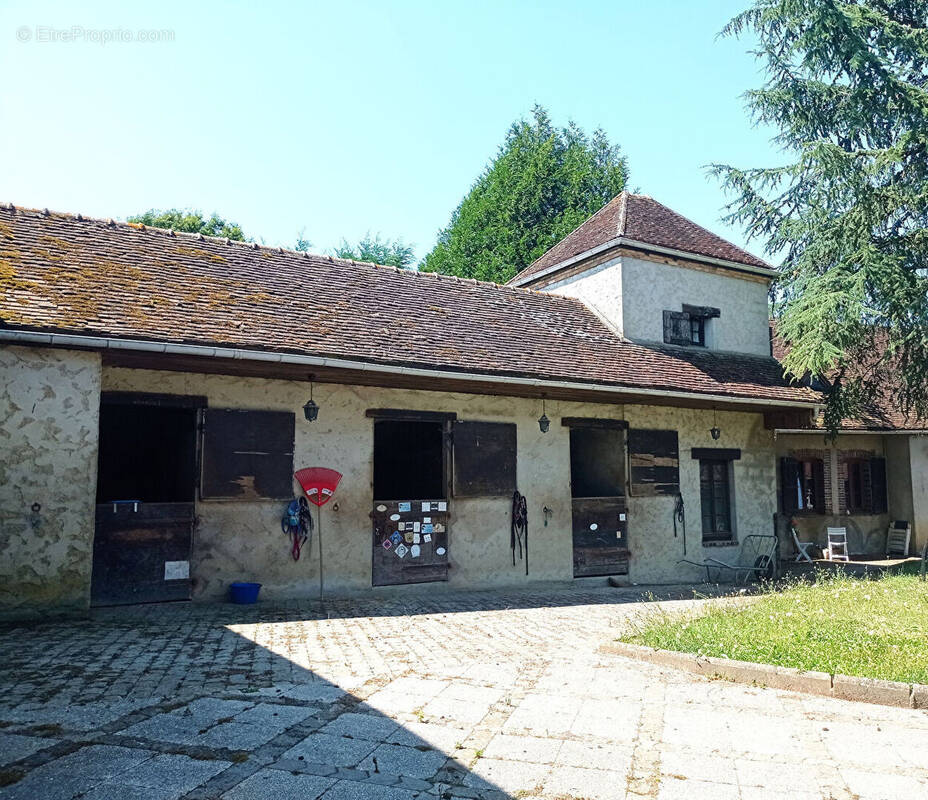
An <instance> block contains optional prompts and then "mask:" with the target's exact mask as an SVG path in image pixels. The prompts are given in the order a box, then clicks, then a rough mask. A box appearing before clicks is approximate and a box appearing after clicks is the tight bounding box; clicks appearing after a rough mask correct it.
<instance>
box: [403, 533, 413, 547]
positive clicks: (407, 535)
mask: <svg viewBox="0 0 928 800" xmlns="http://www.w3.org/2000/svg"><path fill="white" fill-rule="evenodd" d="M413 536H415V534H414V533H412V532H411V531H406V533H404V534H403V539H404V540H405V541H406V544H412V542H413V538H412V537H413Z"/></svg>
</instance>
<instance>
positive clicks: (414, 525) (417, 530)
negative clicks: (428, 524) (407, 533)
mask: <svg viewBox="0 0 928 800" xmlns="http://www.w3.org/2000/svg"><path fill="white" fill-rule="evenodd" d="M419 527H420V526H419V523H418V522H414V523H413V524H412V529H413V530H414V531H415V532H416V533H418V532H419Z"/></svg>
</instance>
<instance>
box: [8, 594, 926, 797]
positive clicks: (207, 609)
mask: <svg viewBox="0 0 928 800" xmlns="http://www.w3.org/2000/svg"><path fill="white" fill-rule="evenodd" d="M683 595H685V592H681V595H680V596H683ZM640 600H641V597H639V596H637V595H636V594H635V593H634V592H633V591H631V590H622V591H619V590H615V589H596V590H582V591H581V590H575V591H567V590H562V591H554V592H546V593H545V594H541V593H524V592H522V593H513V594H503V593H493V594H490V593H474V594H469V595H439V596H436V597H432V598H428V599H425V598H422V597H418V598H415V599H406V600H398V599H390V600H385V601H374V600H365V601H351V602H350V601H332V602H327V603H326V604H325V606H324V607H323V608H320V606H319V605H318V604H314V603H310V602H306V603H300V604H296V603H294V604H277V605H270V604H268V605H261V606H257V607H233V606H222V605H189V604H181V605H164V606H150V607H134V608H123V609H111V610H104V611H98V612H95V614H94V617H93V619H92V620H90V621H84V622H67V623H54V624H51V623H48V624H42V625H38V626H15V627H14V626H8V627H6V628H3V629H0V649H2V650H0V651H2V653H3V657H2V663H0V784H5V785H4V788H0V798H2V799H3V800H7V799H9V800H12V799H13V798H16V799H17V800H20V799H22V800H46V799H47V800H57V799H58V798H61V799H62V800H64V799H66V798H72V797H73V798H76V797H80V798H83V800H120V799H121V798H131V799H132V800H177V798H188V800H195V799H196V800H205V798H224V799H227V800H250V799H251V798H274V800H287V799H288V798H300V800H311V799H312V798H317V797H323V798H325V800H342V799H343V798H387V799H388V800H407V798H410V799H411V798H414V797H420V798H423V799H424V800H427V798H428V797H440V798H456V797H484V798H504V797H505V798H531V797H543V798H552V799H553V798H558V799H559V800H568V799H569V798H588V799H589V800H594V799H596V798H638V797H650V798H658V800H676V799H677V798H681V799H682V798H688V799H698V798H711V799H712V800H728V798H745V799H746V800H747V799H748V798H751V799H753V798H757V799H758V800H762V799H763V798H777V800H788V799H789V798H796V800H800V799H802V800H806V799H808V800H813V798H834V800H845V799H850V798H860V799H861V800H870V799H871V798H885V799H886V800H905V799H906V798H913V800H914V798H920V799H921V798H924V797H926V796H928V713H926V712H922V711H911V710H904V709H896V708H884V707H880V706H869V705H863V704H856V703H849V702H844V701H840V700H830V699H823V698H821V697H807V696H803V695H798V694H791V693H788V692H776V691H773V690H767V689H761V688H751V687H746V686H739V685H735V684H730V683H725V682H720V681H714V682H713V681H706V680H704V679H701V678H698V677H693V676H691V675H686V674H682V673H677V672H673V671H668V670H662V669H660V668H658V667H655V666H652V665H648V664H641V663H635V662H631V661H628V660H625V659H623V658H621V657H619V656H615V655H609V654H604V653H600V652H599V651H598V648H599V647H600V645H601V644H603V643H605V642H608V641H610V640H612V639H614V638H615V637H616V636H617V635H618V633H619V631H620V630H621V628H622V625H623V624H624V622H625V621H626V620H627V619H628V616H629V615H630V614H633V613H636V612H638V611H640V610H641V609H642V608H643V603H642V602H638V601H640ZM668 602H669V603H670V604H672V605H681V606H682V605H689V604H692V603H694V602H696V601H692V600H688V601H686V600H683V601H681V600H669V601H668Z"/></svg>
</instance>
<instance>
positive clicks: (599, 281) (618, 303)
mask: <svg viewBox="0 0 928 800" xmlns="http://www.w3.org/2000/svg"><path fill="white" fill-rule="evenodd" d="M544 291H546V292H551V293H552V294H561V295H565V296H566V297H576V298H577V299H579V300H582V301H583V302H584V303H586V304H587V305H588V306H589V307H590V308H592V309H593V310H594V311H596V312H597V313H598V314H599V315H600V316H601V317H603V318H604V319H606V320H607V321H608V322H609V324H610V325H612V327H613V328H615V330H617V331H618V332H619V333H622V324H623V323H622V259H620V258H616V259H613V260H612V261H607V262H606V263H605V264H601V265H599V266H597V267H594V268H593V269H591V270H589V271H588V272H583V273H581V274H579V275H574V276H573V277H570V278H567V279H566V280H563V281H560V282H558V283H553V284H551V285H550V286H546V287H545V288H544Z"/></svg>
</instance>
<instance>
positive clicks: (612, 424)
mask: <svg viewBox="0 0 928 800" xmlns="http://www.w3.org/2000/svg"><path fill="white" fill-rule="evenodd" d="M561 425H563V426H564V427H565V428H607V429H613V430H622V431H624V430H625V429H626V428H628V423H627V422H626V421H625V420H624V419H605V418H600V417H561Z"/></svg>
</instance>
